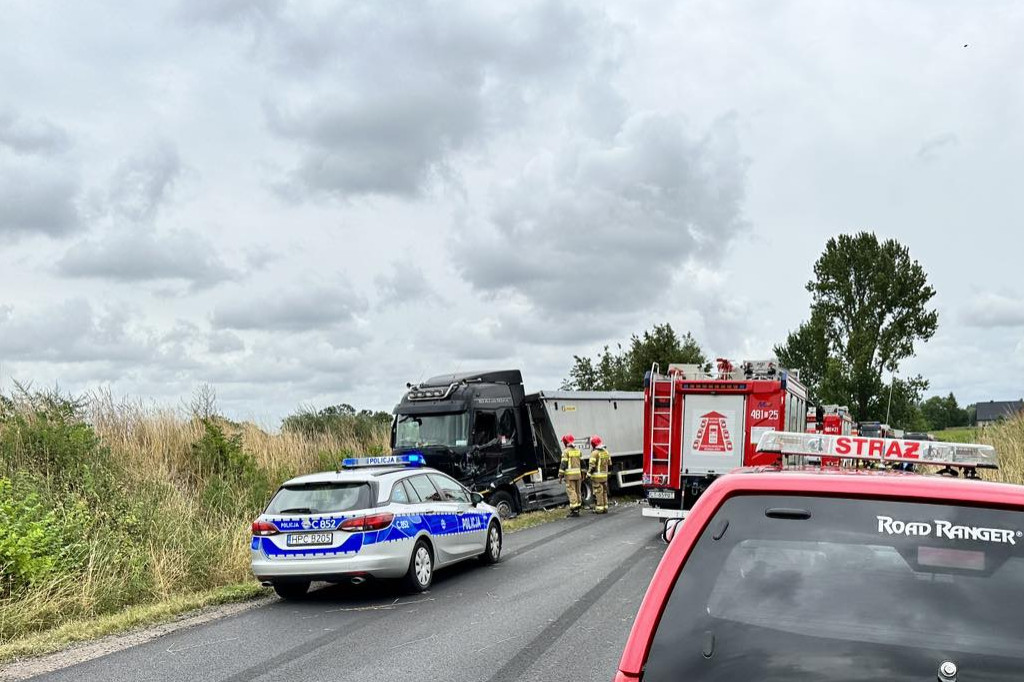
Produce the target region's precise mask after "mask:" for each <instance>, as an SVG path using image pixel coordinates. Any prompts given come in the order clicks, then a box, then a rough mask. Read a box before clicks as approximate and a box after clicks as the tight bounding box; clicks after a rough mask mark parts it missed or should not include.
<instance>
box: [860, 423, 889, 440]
mask: <svg viewBox="0 0 1024 682" xmlns="http://www.w3.org/2000/svg"><path fill="white" fill-rule="evenodd" d="M858 435H861V436H864V437H865V438H892V437H893V435H894V432H893V428H892V427H891V426H889V425H888V424H883V423H882V422H877V421H867V422H861V423H860V428H859V429H858Z"/></svg>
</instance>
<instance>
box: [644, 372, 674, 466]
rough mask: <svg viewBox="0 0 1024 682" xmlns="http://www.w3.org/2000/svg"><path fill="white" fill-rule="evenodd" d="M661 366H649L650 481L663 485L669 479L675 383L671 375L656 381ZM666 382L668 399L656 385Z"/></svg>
mask: <svg viewBox="0 0 1024 682" xmlns="http://www.w3.org/2000/svg"><path fill="white" fill-rule="evenodd" d="M660 370H661V367H660V366H659V365H658V363H654V364H653V365H652V366H651V434H650V435H651V438H650V442H651V452H650V466H649V467H648V471H650V472H651V478H652V480H651V483H653V484H654V485H665V484H667V483H668V481H669V463H670V461H671V459H670V453H671V452H672V414H673V411H672V410H673V408H674V407H675V396H676V391H675V385H674V382H673V380H672V378H671V377H669V378H668V379H666V380H664V381H658V377H659V376H660ZM664 384H668V387H669V392H668V401H667V402H666V401H665V399H664V397H663V396H659V395H658V386H659V385H664Z"/></svg>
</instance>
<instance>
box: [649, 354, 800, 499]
mask: <svg viewBox="0 0 1024 682" xmlns="http://www.w3.org/2000/svg"><path fill="white" fill-rule="evenodd" d="M806 415H807V388H806V387H805V386H804V385H803V384H802V383H800V380H799V376H798V373H797V372H793V371H789V370H785V369H782V368H780V367H779V366H778V364H777V363H776V362H775V361H774V360H765V361H754V362H751V361H747V362H743V363H741V364H740V365H739V366H736V365H734V364H733V363H732V362H730V361H729V360H726V359H724V358H719V359H718V360H717V372H716V373H715V374H712V373H709V372H706V371H705V368H704V367H702V366H700V365H675V364H672V365H669V366H668V372H667V374H662V372H661V369H660V367H659V366H658V365H657V364H655V365H653V366H652V367H651V371H650V372H649V373H647V374H646V375H645V377H644V460H643V485H644V489H645V491H646V497H647V505H646V506H644V507H643V508H642V509H643V515H644V516H650V517H654V518H660V519H670V518H683V517H684V516H685V515H686V513H687V511H688V510H689V509H690V508H691V507H692V506H693V503H694V502H695V501H696V500H697V498H698V497H700V495H701V494H702V493H703V492H704V490H705V489H707V487H708V486H709V485H711V482H712V481H714V480H715V478H717V477H718V476H720V475H721V474H724V473H727V472H729V471H731V470H733V469H735V468H737V467H741V466H759V465H774V464H777V463H778V457H777V456H776V455H774V454H772V453H759V452H757V443H758V440H760V438H761V436H762V435H764V434H765V433H768V432H769V431H802V430H804V428H805V420H806Z"/></svg>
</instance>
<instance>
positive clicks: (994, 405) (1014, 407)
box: [977, 400, 1024, 426]
mask: <svg viewBox="0 0 1024 682" xmlns="http://www.w3.org/2000/svg"><path fill="white" fill-rule="evenodd" d="M977 409H978V413H977V420H978V426H985V425H987V424H994V423H996V422H997V421H999V420H1000V419H1009V418H1010V417H1013V416H1015V415H1018V414H1020V413H1021V412H1024V400H1005V401H998V402H997V401H993V400H990V401H988V402H987V403H978V406H977Z"/></svg>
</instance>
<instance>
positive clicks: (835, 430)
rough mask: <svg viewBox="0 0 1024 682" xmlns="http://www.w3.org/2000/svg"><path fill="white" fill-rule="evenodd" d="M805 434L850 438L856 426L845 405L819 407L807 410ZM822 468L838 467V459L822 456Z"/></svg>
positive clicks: (855, 431) (854, 432)
mask: <svg viewBox="0 0 1024 682" xmlns="http://www.w3.org/2000/svg"><path fill="white" fill-rule="evenodd" d="M807 433H824V434H828V435H831V436H850V435H854V434H856V433H857V425H856V424H855V423H854V421H853V416H852V415H851V414H850V408H849V407H847V406H846V405H821V406H819V407H811V408H808V409H807ZM821 464H822V465H823V466H838V465H839V464H840V461H839V458H837V457H828V456H823V457H822V458H821Z"/></svg>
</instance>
